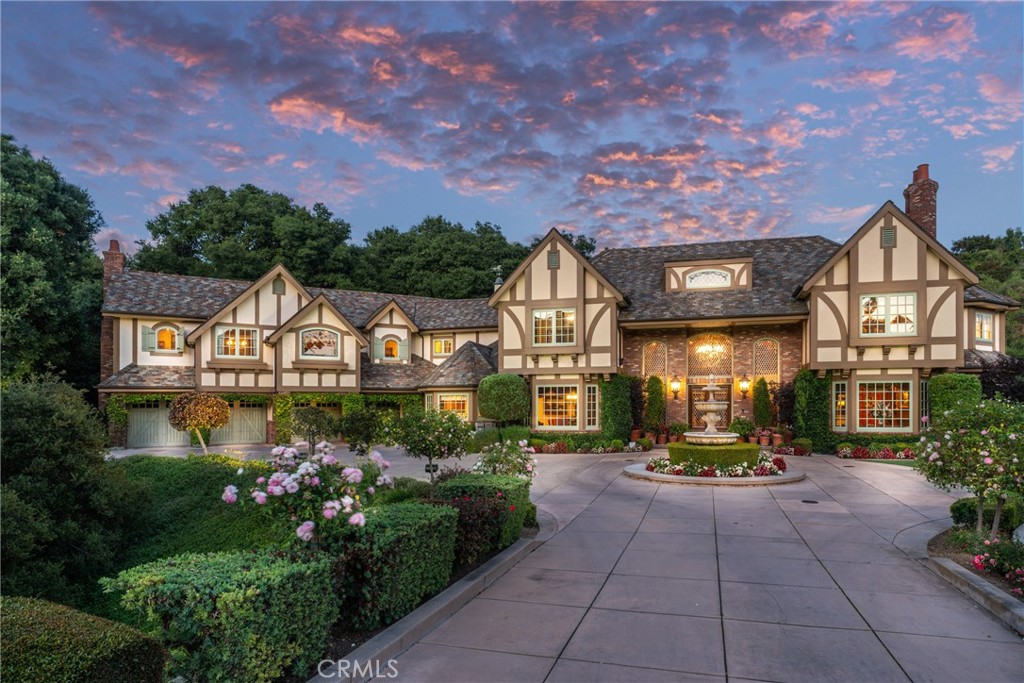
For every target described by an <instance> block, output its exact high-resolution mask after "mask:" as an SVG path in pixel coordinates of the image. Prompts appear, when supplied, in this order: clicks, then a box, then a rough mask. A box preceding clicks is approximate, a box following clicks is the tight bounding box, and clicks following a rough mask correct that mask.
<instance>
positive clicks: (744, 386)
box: [740, 372, 750, 399]
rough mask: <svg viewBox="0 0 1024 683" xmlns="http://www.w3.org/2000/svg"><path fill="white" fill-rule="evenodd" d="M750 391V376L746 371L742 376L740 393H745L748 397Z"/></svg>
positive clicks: (745, 396)
mask: <svg viewBox="0 0 1024 683" xmlns="http://www.w3.org/2000/svg"><path fill="white" fill-rule="evenodd" d="M748 391H750V378H749V377H747V373H745V372H744V373H743V376H742V377H740V394H742V395H743V398H744V399H746V398H747V392H748Z"/></svg>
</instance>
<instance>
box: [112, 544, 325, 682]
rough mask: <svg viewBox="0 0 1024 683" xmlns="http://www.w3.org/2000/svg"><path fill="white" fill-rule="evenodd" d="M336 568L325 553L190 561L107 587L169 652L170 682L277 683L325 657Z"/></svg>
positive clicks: (154, 566)
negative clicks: (180, 678) (175, 679)
mask: <svg viewBox="0 0 1024 683" xmlns="http://www.w3.org/2000/svg"><path fill="white" fill-rule="evenodd" d="M331 568H332V558H330V557H329V556H327V555H324V554H322V553H303V554H290V553H286V552H282V551H253V552H223V553H210V554H188V555H178V556H176V557H170V558H165V559H162V560H158V561H156V562H151V563H149V564H144V565H141V566H138V567H134V568H132V569H128V570H126V571H123V572H121V573H120V574H118V576H117V578H114V579H103V580H102V583H103V585H104V587H105V588H106V590H107V591H109V592H117V593H121V594H122V597H121V602H122V604H123V605H124V607H125V608H126V609H129V610H136V611H138V612H139V613H141V614H142V615H143V616H144V619H145V624H146V626H147V630H149V631H150V632H151V633H153V634H154V635H156V636H157V637H159V638H160V640H161V641H162V642H163V643H164V644H165V645H166V646H167V647H168V649H169V650H170V652H171V673H172V675H182V676H184V677H185V678H186V679H188V680H192V681H205V680H215V681H216V680H236V681H272V680H274V679H275V678H278V677H279V676H282V675H283V674H284V673H285V672H286V671H287V670H289V669H290V670H291V671H292V672H294V673H296V674H302V673H305V671H306V669H307V668H308V667H309V666H310V665H311V664H313V663H314V662H316V661H317V660H318V659H319V658H320V656H321V655H322V654H323V648H324V644H325V642H326V640H327V637H328V635H329V633H330V627H331V624H333V623H334V621H335V619H336V618H337V617H338V600H337V598H336V596H335V595H334V590H333V583H332V572H331ZM130 679H131V677H129V680H130Z"/></svg>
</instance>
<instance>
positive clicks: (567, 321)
mask: <svg viewBox="0 0 1024 683" xmlns="http://www.w3.org/2000/svg"><path fill="white" fill-rule="evenodd" d="M575 343H576V310H575V309H573V308H563V309H555V310H548V311H534V312H533V344H534V346H569V345H571V344H575Z"/></svg>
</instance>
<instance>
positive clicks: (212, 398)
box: [167, 391, 231, 454]
mask: <svg viewBox="0 0 1024 683" xmlns="http://www.w3.org/2000/svg"><path fill="white" fill-rule="evenodd" d="M230 420H231V406H230V405H229V404H228V402H227V401H225V400H224V399H223V398H221V397H220V396H216V395H214V394H208V393H204V392H202V391H192V392H189V393H187V394H180V395H178V396H177V397H175V399H174V400H173V401H171V406H170V412H169V413H168V415H167V421H168V422H170V423H171V426H172V427H174V428H175V429H177V430H178V431H180V432H190V433H191V434H192V435H193V436H194V437H195V438H196V439H197V440H198V441H199V445H200V446H202V448H203V453H204V454H205V453H208V452H209V451H208V450H207V448H206V435H207V434H209V432H210V430H211V429H216V428H217V427H223V426H224V425H226V424H227V423H228V422H229V421H230Z"/></svg>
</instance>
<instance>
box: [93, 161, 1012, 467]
mask: <svg viewBox="0 0 1024 683" xmlns="http://www.w3.org/2000/svg"><path fill="white" fill-rule="evenodd" d="M937 192H938V183H936V182H935V181H934V180H932V179H930V178H929V177H928V166H927V165H921V166H919V167H918V168H917V170H916V171H914V176H913V182H912V183H911V184H910V185H909V186H908V187H907V189H906V190H905V191H904V197H905V200H906V203H905V210H904V211H901V210H900V209H899V208H898V207H897V206H896V205H895V204H893V203H892V202H891V201H889V202H886V203H885V204H883V205H882V206H881V208H879V209H878V211H877V212H875V214H874V215H873V216H871V218H869V219H868V220H867V222H866V223H864V225H863V226H861V227H860V229H859V230H857V231H856V233H854V234H853V236H852V237H850V239H849V240H847V241H846V242H845V243H843V244H837V243H835V242H832V241H830V240H827V239H825V238H823V237H792V238H781V239H761V240H743V241H734V242H717V243H716V242H705V243H697V244H679V245H669V246H660V247H641V248H625V249H608V250H605V251H603V252H601V253H600V254H599V255H597V256H596V257H595V258H594V259H593V260H592V261H589V262H588V261H587V260H586V259H584V258H583V257H582V256H580V254H579V253H577V252H576V250H575V249H573V247H572V246H571V245H570V244H569V242H568V241H567V240H566V239H565V238H563V236H562V235H560V234H559V233H558V232H557V231H555V230H552V231H551V232H549V233H548V235H547V236H546V237H545V238H544V240H543V241H542V242H541V243H540V244H539V245H538V246H537V247H536V248H535V249H534V250H533V252H532V253H531V254H530V255H529V256H528V257H527V258H526V260H525V261H523V263H522V264H520V265H519V267H518V268H517V269H516V270H515V271H514V272H513V273H511V275H509V277H508V278H506V279H505V280H504V281H500V280H499V282H498V283H496V284H495V291H494V293H493V294H492V295H491V296H490V297H489V298H487V299H482V298H481V299H460V300H446V299H432V298H427V297H419V296H404V295H392V294H383V293H376V292H357V291H347V290H333V289H320V288H316V287H307V286H305V285H303V283H301V282H298V281H296V280H295V278H294V277H292V275H291V274H290V273H289V272H288V271H287V270H286V269H285V268H284V267H283V266H277V267H275V268H273V269H271V270H270V272H268V273H266V274H265V275H264V276H263V277H261V278H260V279H259V280H256V281H255V282H242V281H238V280H224V279H216V278H205V277H188V276H180V275H165V274H160V273H144V272H132V271H126V270H125V269H124V263H125V257H124V254H122V253H121V252H120V249H119V246H118V244H117V242H116V241H111V243H110V249H109V250H108V251H105V252H104V254H103V256H104V279H103V290H104V305H103V313H102V314H103V321H102V339H101V383H100V385H99V391H100V395H101V402H104V403H106V402H109V401H110V399H111V397H113V396H118V395H120V396H122V399H121V401H122V404H123V405H124V406H125V409H126V410H127V414H128V416H127V423H126V426H127V429H125V430H122V432H121V433H120V434H119V435H118V438H119V439H121V440H122V444H121V445H126V446H129V447H142V446H146V447H152V446H171V445H187V443H188V438H189V437H188V435H187V434H185V433H181V432H177V431H175V430H173V429H172V428H171V427H170V425H169V423H168V421H167V413H168V403H169V397H172V395H173V394H175V393H179V392H185V391H192V390H201V391H208V392H215V393H221V394H224V395H225V397H226V398H227V399H228V400H229V401H230V402H231V403H232V418H231V422H230V423H229V424H228V425H227V426H226V427H223V428H221V429H218V430H215V431H214V433H213V435H212V437H211V441H212V442H213V443H263V442H274V441H275V436H276V434H275V429H274V420H273V415H274V413H273V409H272V407H271V402H269V401H268V400H267V398H268V397H271V396H277V395H281V394H291V395H293V398H294V399H295V405H301V404H302V401H303V400H310V399H309V398H308V397H310V396H316V397H317V399H316V402H317V405H320V406H326V407H328V408H332V407H334V409H335V410H338V409H340V408H339V407H340V405H341V398H342V396H343V395H344V394H348V393H354V392H359V393H363V394H374V395H376V396H375V398H376V399H377V400H378V402H379V401H380V400H384V401H386V400H387V396H393V397H395V399H396V405H397V404H400V403H402V401H399V400H397V399H398V398H399V396H400V395H414V396H418V397H420V398H417V399H415V400H422V401H423V402H424V404H425V405H426V406H427V407H431V408H435V409H437V410H447V411H452V412H455V413H458V414H459V415H460V416H462V417H463V418H464V419H466V420H468V421H472V422H477V421H480V417H479V415H478V412H477V405H476V404H477V401H476V388H477V385H478V384H479V382H480V380H481V379H482V378H483V377H485V376H487V375H489V374H492V373H496V372H503V373H515V374H518V375H522V376H523V377H525V378H526V380H527V382H528V384H529V386H530V391H531V393H532V397H533V399H532V400H533V408H532V415H531V418H530V419H531V424H532V427H533V428H534V429H535V430H538V431H567V432H587V431H596V430H600V429H601V419H600V405H599V404H600V400H601V399H600V392H599V390H598V387H599V380H600V379H601V378H607V377H610V376H611V375H613V374H615V373H628V374H630V375H639V376H650V375H658V376H660V377H661V378H662V379H663V380H664V381H665V386H666V388H667V389H669V391H668V396H667V398H668V401H667V403H668V420H669V421H670V422H689V423H690V424H697V423H698V422H699V420H698V418H697V417H696V416H695V415H692V414H691V413H690V406H691V405H692V403H693V401H692V398H693V397H694V396H695V392H698V391H700V390H701V389H700V387H702V386H703V385H705V384H707V382H708V379H709V377H710V376H712V375H714V377H715V378H716V380H717V381H718V382H719V383H720V384H722V385H730V384H731V386H732V391H731V397H732V400H731V404H730V414H729V415H726V416H725V418H724V422H725V423H726V424H728V422H729V421H730V420H731V419H732V418H733V417H734V416H740V415H749V414H750V413H751V412H752V406H751V401H752V392H749V391H746V389H747V387H748V386H749V385H750V384H752V382H753V381H755V380H757V379H758V378H760V377H765V378H767V379H768V380H769V381H779V382H785V381H789V380H791V379H792V378H793V376H794V375H795V374H796V373H797V371H798V370H800V369H801V368H803V367H808V368H810V369H811V370H814V371H817V372H818V373H820V374H822V375H825V374H826V373H827V372H828V371H831V377H832V392H831V412H832V426H833V429H834V430H835V431H837V432H893V433H912V432H915V431H916V430H917V429H918V426H919V424H920V419H919V418H920V416H921V415H922V414H925V413H926V412H927V401H928V396H927V386H928V385H927V380H928V378H929V377H930V376H932V375H934V374H936V373H941V372H978V371H979V370H980V369H981V368H982V367H984V365H985V364H987V363H990V362H993V361H994V360H996V359H998V357H999V355H1000V354H1001V353H1002V352H1003V350H1004V346H1005V341H1004V338H1005V314H1006V311H1008V310H1014V309H1017V308H1019V307H1020V304H1019V303H1018V302H1016V301H1013V300H1011V299H1008V298H1006V297H1003V296H1000V295H998V294H994V293H992V292H989V291H986V290H985V289H982V288H981V287H979V286H978V284H977V283H978V276H977V275H976V274H975V273H974V272H972V271H971V270H970V269H968V268H967V267H966V266H964V264H962V263H961V262H960V261H959V260H957V258H956V257H955V256H953V255H952V254H951V253H950V252H949V251H948V250H947V249H946V248H945V247H943V246H942V244H940V243H939V242H938V240H937V239H936V214H935V208H936V195H937ZM381 395H383V397H382V396H381ZM698 395H699V394H698ZM129 397H130V400H129ZM304 397H305V399H304ZM332 397H336V398H337V401H332V400H331V399H332ZM258 399H262V400H258ZM408 400H409V399H408V398H406V399H405V401H406V402H407V401H408Z"/></svg>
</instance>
